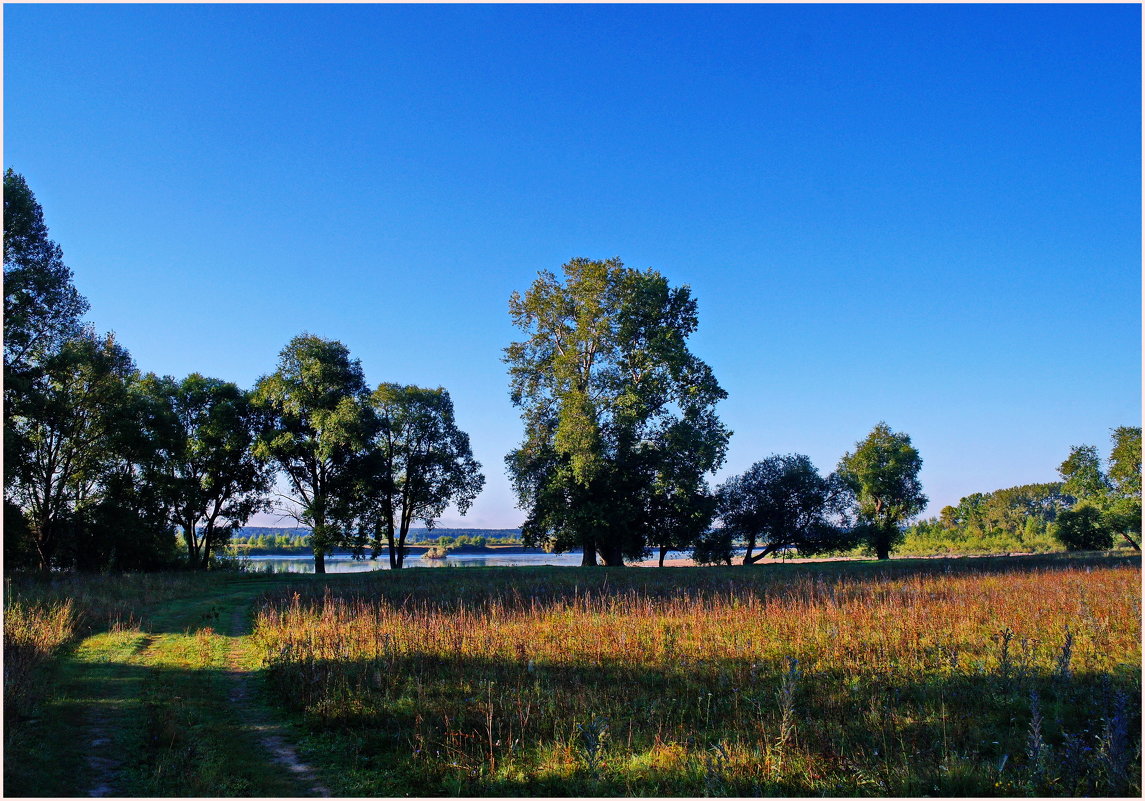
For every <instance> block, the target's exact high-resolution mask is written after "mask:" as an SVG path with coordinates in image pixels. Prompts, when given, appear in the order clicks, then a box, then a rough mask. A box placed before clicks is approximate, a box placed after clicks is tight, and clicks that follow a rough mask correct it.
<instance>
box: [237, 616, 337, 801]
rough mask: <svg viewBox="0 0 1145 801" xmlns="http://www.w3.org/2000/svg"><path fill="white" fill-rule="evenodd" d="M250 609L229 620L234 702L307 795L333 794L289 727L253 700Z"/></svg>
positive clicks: (261, 741)
mask: <svg viewBox="0 0 1145 801" xmlns="http://www.w3.org/2000/svg"><path fill="white" fill-rule="evenodd" d="M249 613H250V607H249V606H245V605H241V604H240V605H237V606H236V607H235V608H234V611H232V613H231V618H230V624H229V629H230V631H229V634H230V635H231V636H230V639H229V645H228V653H227V672H228V673H229V674H230V677H231V680H232V682H233V685H232V687H231V690H230V694H229V695H230V700H231V703H232V704H235V705H236V706H238V707H240V708H241V709H242V710H243V718H244V720H246V721H247V725H246V727H247V729H248V730H249V731H251V732H252V733H253V734H254V735H255V736H256V737H257V738H258V740H259V742H260V743H261V744H262V747H263V748H264V749H265V750H266V751H267V753H268V754H270V756H271V758H272V760H273V761H274V762H275V763H277V764H279V765H281V766H282V767H283V768H285V769H286V770H287V771H289V772H290V774H291V775H292V776H293V777H294V778H295V779H296V780H297V781H298V783H299V784H301V785H302V786H303V787H304V788H305V789H306V791H307V792H306V794H307V795H309V796H317V797H320V798H330V797H332V796H333V793H331V792H330V789H329V788H328V787H326V786H325V785H324V784H322V782H321V781H320V780H319V778H318V775H317V774H316V773H315V771H314V769H313V768H312V767H310V766H309V765H307V764H306V763H305V762H303V761H302V760H301V759H300V758H299V757H298V752H297V751H296V750H295V748H294V746H293V745H291V744H290V741H289V740H288V739H287V737H286V732H285V730H284V729H283V728H282V727H281V726H278V725H276V724H274V723H272V722H270V721H269V720H268V719H267V716H266V714H265V713H264V712H263V711H262V710H261V709H259V708H258V706H256V705H255V703H254V702H253V701H252V700H251V698H252V694H253V688H252V686H251V684H252V680H253V676H252V673H251V671H250V670H249V669H248V666H247V665H244V661H245V659H246V654H244V649H243V646H242V640H243V638H244V637H246V636H247V635H249V634H250V632H249V630H248V628H249Z"/></svg>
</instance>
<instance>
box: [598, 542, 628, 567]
mask: <svg viewBox="0 0 1145 801" xmlns="http://www.w3.org/2000/svg"><path fill="white" fill-rule="evenodd" d="M597 550H599V551H600V558H601V559H603V560H604V566H605V567H624V555H623V554H622V553H621V552H620V548H619V547H617V546H616V545H605V546H598V547H597Z"/></svg>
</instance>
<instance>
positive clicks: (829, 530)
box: [716, 454, 854, 565]
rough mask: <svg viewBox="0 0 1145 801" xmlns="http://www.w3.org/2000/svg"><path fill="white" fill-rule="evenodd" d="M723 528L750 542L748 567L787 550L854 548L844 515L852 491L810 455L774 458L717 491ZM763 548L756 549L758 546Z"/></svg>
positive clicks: (813, 551) (808, 552)
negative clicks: (821, 469)
mask: <svg viewBox="0 0 1145 801" xmlns="http://www.w3.org/2000/svg"><path fill="white" fill-rule="evenodd" d="M716 498H717V503H716V506H717V510H718V511H717V514H718V515H719V519H720V521H721V522H722V523H723V527H722V529H723V532H724V533H725V534H726V535H730V536H731V537H732V538H733V539H738V540H742V541H743V542H745V543H746V544H747V551H746V553H745V554H744V557H743V563H744V564H745V565H751V564H755V563H756V562H758V561H759V560H761V559H763V558H765V557H766V556H768V555H770V554H772V553H776V552H778V551H781V550H785V549H787V548H795V549H798V550H799V552H800V553H801V554H804V555H813V554H817V553H823V552H824V551H834V550H840V549H842V548H846V547H850V546H853V545H854V543H853V542H852V541H851V540H850V531H849V527H846V526H843V525H840V524H841V523H843V522H845V521H844V520H843V518H842V514H843V512H844V510H845V509H846V506H847V503H848V501H849V500H850V498H849V493H847V491H846V488H845V487H844V486H843V485H842V483H841V482H840V481H839V480H838V479H836V478H835V477H834V476H830V477H827V478H824V477H823V476H820V475H819V471H818V470H816V469H815V465H813V464H812V463H811V460H810V459H809V458H807V457H806V456H803V455H800V454H792V455H789V456H771V457H769V458H767V459H764V460H763V461H760V462H756V463H755V464H754V465H752V466H751V467H750V468H749V469H748V470H747V471H746V472H745V473H743V475H740V476H735V477H733V478H730V479H728V480H727V481H725V482H724V483H723V484H721V485H720V487H719V489H718V490H717V491H716ZM756 548H759V549H760V550H759V552H758V553H756V552H755V549H756Z"/></svg>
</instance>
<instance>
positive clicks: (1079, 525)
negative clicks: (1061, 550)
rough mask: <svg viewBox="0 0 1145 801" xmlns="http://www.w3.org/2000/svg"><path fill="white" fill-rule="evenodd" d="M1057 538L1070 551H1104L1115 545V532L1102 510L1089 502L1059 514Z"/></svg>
mask: <svg viewBox="0 0 1145 801" xmlns="http://www.w3.org/2000/svg"><path fill="white" fill-rule="evenodd" d="M1057 538H1058V539H1059V540H1060V541H1061V543H1062V545H1064V546H1065V547H1066V549H1067V550H1070V551H1104V550H1107V549H1109V548H1112V547H1113V532H1111V531H1110V530H1109V527H1108V525H1107V524H1106V521H1105V518H1104V516H1103V515H1102V513H1101V510H1100V509H1098V508H1097V507H1096V506H1093V505H1091V504H1089V503H1081V504H1079V505H1078V506H1077V507H1076V508H1074V509H1066V510H1065V511H1064V512H1062V513H1061V514H1060V515H1058V520H1057Z"/></svg>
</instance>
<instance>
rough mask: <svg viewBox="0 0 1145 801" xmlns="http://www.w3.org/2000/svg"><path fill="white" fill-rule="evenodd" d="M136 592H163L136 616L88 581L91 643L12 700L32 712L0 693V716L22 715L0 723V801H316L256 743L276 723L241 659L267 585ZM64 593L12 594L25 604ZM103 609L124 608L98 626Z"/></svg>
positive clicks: (187, 582) (144, 601)
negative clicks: (0, 733) (76, 799)
mask: <svg viewBox="0 0 1145 801" xmlns="http://www.w3.org/2000/svg"><path fill="white" fill-rule="evenodd" d="M132 578H139V579H140V580H141V582H142V583H143V584H148V583H151V584H152V585H154V584H155V582H158V583H159V584H158V586H159V587H160V590H159V591H158V592H152V593H148V592H140V593H139V595H138V596H137V599H136V602H135V603H132V600H131V593H130V590H128V589H126V588H124V587H122V586H119V584H120V583H121V582H122V581H123V580H119V581H117V580H114V579H111V580H109V579H101V578H99V577H94V578H92V579H90V580H89V583H88V584H87V586H85V587H84V590H85V592H86V595H83V597H84V599H85V600H86V601H87V602H89V603H90V604H91V606H89V607H87V608H88V609H89V611H88V613H87V618H88V621H87V622H88V624H89V626H91V627H92V628H93V629H94V631H93V632H92V633H90V635H89V636H86V637H81V639H80V640H79V641H78V642H76V643H74V644H73V645H72V646H71V647H69V648H67V649H66V650H65V652H64V653H63V654H62V655H60V658H59V659H58V660H56V661H55V662H53V661H50V660H48V661H43V662H41V663H40V664H39V665H37V666H36V667H37V670H38V671H40V672H43V676H44V678H42V679H41V681H39V682H38V683H36V685H35V686H34V687H33V686H28V685H29V684H30V683H29V682H25V686H23V687H21V688H19V689H22V690H24V691H25V692H32V693H34V694H35V695H36V696H37V702H35V703H28V702H27V701H26V700H23V699H19V698H12V697H10V696H11V693H9V692H8V691H7V690H8V689H9V688H7V687H6V706H7V705H8V704H13V705H14V706H15V707H17V708H18V709H19V711H18V712H16V713H14V714H13V715H12V716H10V717H9V719H8V720H7V721H6V723H7V726H6V730H5V732H6V733H5V743H4V794H5V795H8V796H13V795H18V796H90V795H109V796H200V797H213V796H304V795H312V794H315V793H314V792H312V790H313V789H314V784H315V782H314V781H313V780H310V779H311V777H309V776H307V775H305V774H302V775H300V772H299V771H297V770H292V769H291V767H292V766H291V765H289V764H284V761H283V760H282V759H281V758H280V757H281V755H279V754H276V753H273V752H268V748H267V747H266V744H265V743H264V741H265V740H266V739H267V738H268V737H273V736H274V725H275V723H276V722H277V721H276V719H275V718H274V708H275V705H273V704H268V703H266V701H267V699H266V697H265V694H262V693H259V692H257V690H258V689H259V688H260V687H262V686H263V684H264V683H263V682H260V681H258V679H257V676H258V671H259V668H260V664H259V659H258V656H257V655H256V654H255V653H254V652H253V651H252V649H251V647H250V638H249V627H250V610H251V604H252V602H253V601H254V599H255V598H256V597H258V596H259V595H261V594H263V593H265V592H267V591H268V590H271V589H272V588H273V587H274V586H275V584H276V580H275V579H274V578H273V577H255V576H241V575H238V576H225V575H224V576H194V577H190V578H189V577H187V576H186V575H185V574H183V575H176V576H170V577H166V580H167V582H168V583H167V585H166V586H165V587H164V586H163V584H162V582H163V578H160V577H132ZM101 582H103V583H104V586H99V585H100V583H101ZM74 589H75V587H64V588H60V587H43V586H40V587H36V586H24V587H21V588H19V589H16V590H13V589H12V588H9V592H10V593H11V594H16V593H20V592H23V594H24V597H25V598H28V597H29V596H31V597H35V596H37V595H39V596H45V595H46V596H51V595H56V594H59V593H60V592H64V593H66V592H68V591H69V590H71V591H74ZM152 589H154V587H152ZM77 595H80V593H77ZM109 595H118V596H120V597H119V599H118V600H117V602H116V603H115V604H113V607H114V608H115V614H114V615H113V617H112V619H111V620H110V621H108V620H107V618H106V617H103V618H101V617H99V615H100V614H103V615H106V614H107V611H108V605H107V600H108V596H109ZM24 603H25V604H30V603H31V602H30V601H28V600H25V601H24ZM11 606H12V604H9V608H11ZM91 610H95V611H91ZM10 617H12V616H11V615H6V623H7V619H8V618H10ZM93 618H94V619H93ZM81 625H82V623H81ZM6 647H7V643H6Z"/></svg>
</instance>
